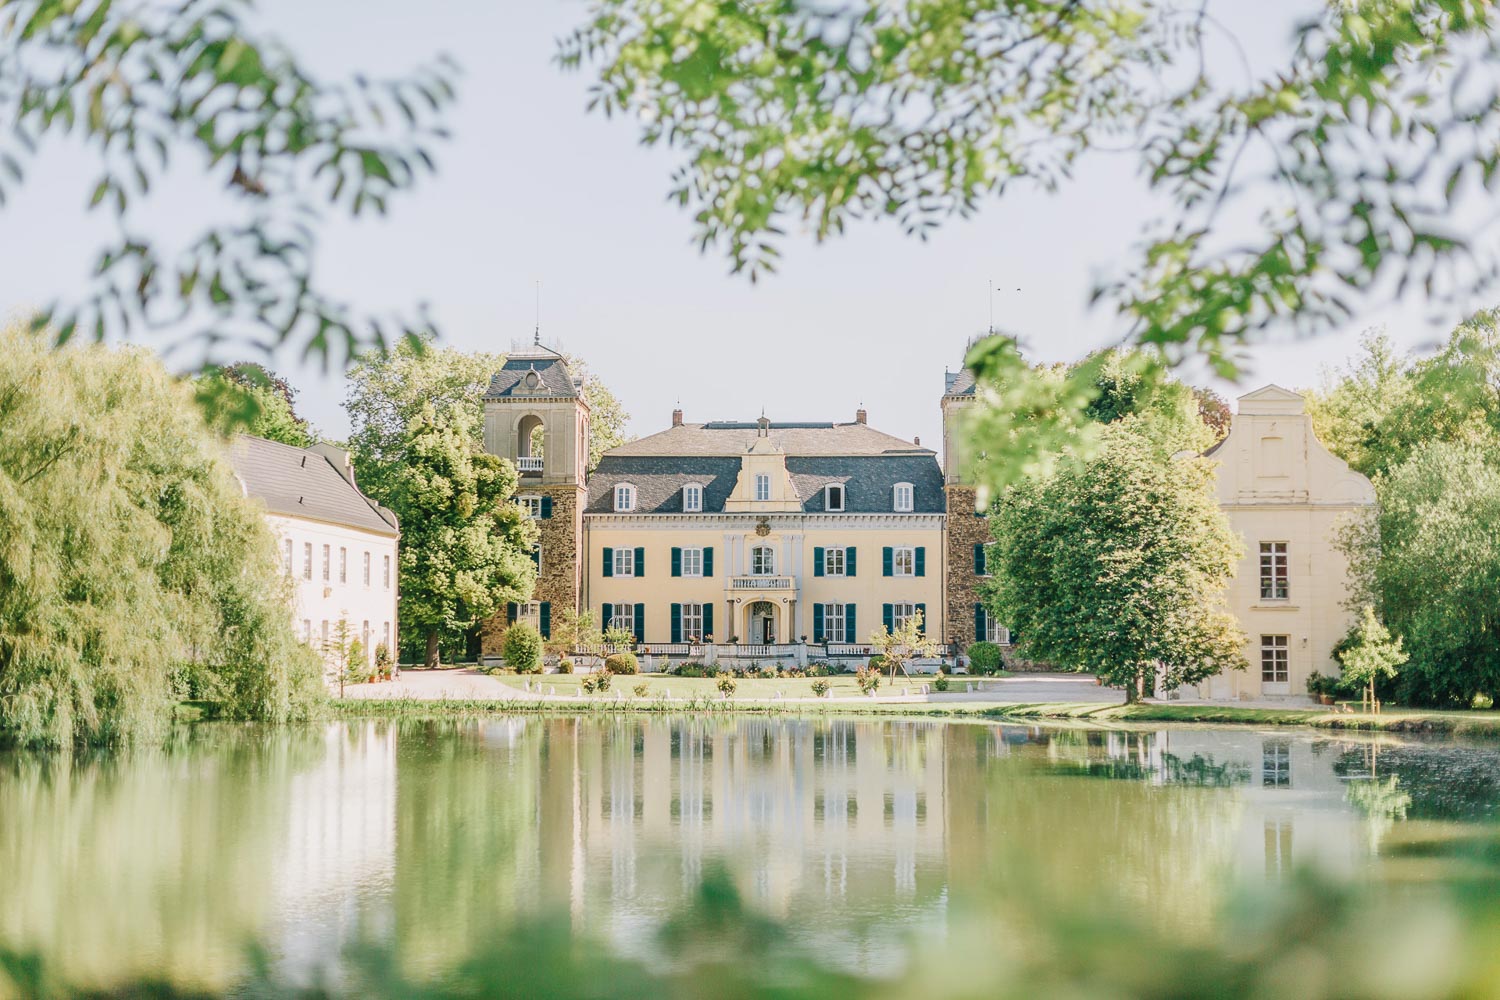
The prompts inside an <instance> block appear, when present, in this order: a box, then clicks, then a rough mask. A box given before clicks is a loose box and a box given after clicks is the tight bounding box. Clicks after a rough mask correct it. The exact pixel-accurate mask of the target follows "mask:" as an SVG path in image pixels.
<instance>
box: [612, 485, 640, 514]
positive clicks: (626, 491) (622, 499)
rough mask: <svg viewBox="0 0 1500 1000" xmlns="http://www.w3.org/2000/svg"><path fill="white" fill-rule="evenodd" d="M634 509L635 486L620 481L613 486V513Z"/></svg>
mask: <svg viewBox="0 0 1500 1000" xmlns="http://www.w3.org/2000/svg"><path fill="white" fill-rule="evenodd" d="M633 510H635V487H634V486H632V485H631V484H629V483H620V484H619V485H617V486H616V487H615V513H616V514H628V513H630V512H631V511H633Z"/></svg>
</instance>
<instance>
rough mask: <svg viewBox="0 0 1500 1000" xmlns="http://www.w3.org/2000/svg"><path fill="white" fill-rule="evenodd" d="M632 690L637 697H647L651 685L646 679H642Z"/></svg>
mask: <svg viewBox="0 0 1500 1000" xmlns="http://www.w3.org/2000/svg"><path fill="white" fill-rule="evenodd" d="M630 690H631V693H633V694H634V695H635V696H636V697H637V698H644V697H646V693H647V692H648V691H650V690H651V685H649V684H647V683H646V682H645V681H641V682H640V683H638V684H636V686H635V687H633V688H631V689H630Z"/></svg>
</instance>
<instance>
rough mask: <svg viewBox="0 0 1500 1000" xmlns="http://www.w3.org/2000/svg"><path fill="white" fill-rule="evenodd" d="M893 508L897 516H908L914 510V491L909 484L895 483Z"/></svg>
mask: <svg viewBox="0 0 1500 1000" xmlns="http://www.w3.org/2000/svg"><path fill="white" fill-rule="evenodd" d="M895 500H896V503H895V508H896V512H897V513H898V514H909V513H911V512H912V510H914V509H915V508H916V491H915V490H913V489H912V485H911V483H897V484H896V496H895Z"/></svg>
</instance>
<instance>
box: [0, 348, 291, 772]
mask: <svg viewBox="0 0 1500 1000" xmlns="http://www.w3.org/2000/svg"><path fill="white" fill-rule="evenodd" d="M222 453H223V451H222V448H221V446H220V442H219V441H218V440H217V439H216V438H215V437H214V436H213V434H212V433H211V432H210V431H209V430H208V429H207V427H206V426H205V423H204V418H203V416H202V412H201V411H200V410H199V409H198V408H196V407H195V406H194V404H193V398H192V391H191V389H190V388H189V387H188V386H186V385H184V384H182V383H181V382H179V381H178V380H176V379H174V378H173V377H172V376H171V375H169V374H168V373H167V372H166V371H165V370H164V369H163V368H162V367H161V365H160V363H159V362H157V361H156V360H154V359H153V358H152V357H151V356H150V355H148V354H146V353H145V352H141V351H111V350H106V349H104V348H100V347H93V348H88V349H81V350H63V351H55V350H52V349H51V348H50V346H49V344H48V343H47V341H45V340H43V339H41V338H40V337H37V336H34V335H32V334H30V333H29V332H25V331H23V330H20V329H8V330H3V331H0V736H3V737H5V738H6V739H8V740H13V741H16V742H19V743H22V744H25V745H33V746H70V745H75V744H97V743H119V742H131V741H141V740H148V739H152V738H154V737H157V736H159V735H160V733H161V730H162V729H163V727H164V726H165V724H166V723H167V722H168V721H169V719H170V717H171V709H172V706H173V704H174V703H175V700H176V698H178V697H179V696H181V695H182V694H183V691H182V690H181V687H180V683H181V679H182V678H184V677H186V678H190V679H191V681H190V683H191V685H192V687H193V688H194V691H193V693H194V694H196V695H198V696H201V697H203V698H205V699H207V700H209V701H211V702H212V703H213V704H214V705H215V706H216V708H217V710H218V711H219V712H220V713H221V714H222V715H224V716H227V717H231V718H246V719H264V720H271V721H280V720H285V719H289V718H292V717H295V716H298V715H301V714H305V713H306V712H307V710H308V708H309V706H310V705H312V704H313V703H314V702H315V700H316V699H317V698H318V697H319V693H320V688H319V686H318V681H317V677H318V667H317V663H316V660H315V658H314V656H313V654H312V653H311V652H310V651H309V650H307V649H306V648H304V647H302V646H301V645H300V644H299V643H297V642H296V640H295V637H294V636H293V634H292V627H291V620H290V616H289V614H288V613H287V610H286V609H287V604H286V601H287V597H288V594H287V590H286V588H287V587H288V586H289V584H288V583H287V582H286V581H285V580H284V579H283V577H282V574H281V572H280V570H279V567H278V564H277V560H276V554H275V543H274V540H273V538H272V536H271V534H270V530H269V528H268V527H266V525H265V523H264V521H263V520H262V518H261V517H260V515H259V513H258V512H257V510H256V509H255V507H254V506H253V504H252V502H251V501H249V500H247V499H246V498H245V497H244V494H243V491H242V490H241V489H240V487H239V485H238V483H237V482H236V480H235V479H234V477H233V475H232V474H231V473H230V471H229V468H228V466H227V465H226V464H225V462H224V460H223V458H222ZM174 681H177V682H178V683H176V684H174Z"/></svg>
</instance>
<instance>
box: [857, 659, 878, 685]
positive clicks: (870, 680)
mask: <svg viewBox="0 0 1500 1000" xmlns="http://www.w3.org/2000/svg"><path fill="white" fill-rule="evenodd" d="M881 658H882V657H873V656H872V657H870V662H871V663H872V664H873V663H874V662H875V660H876V659H881ZM854 680H855V683H856V684H858V685H859V689H860V691H861V692H863V693H864V694H874V693H875V692H876V691H877V690H879V689H880V670H879V668H877V667H874V666H870V667H866V668H865V669H863V670H860V671H859V672H858V673H856V674H855V675H854Z"/></svg>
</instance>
